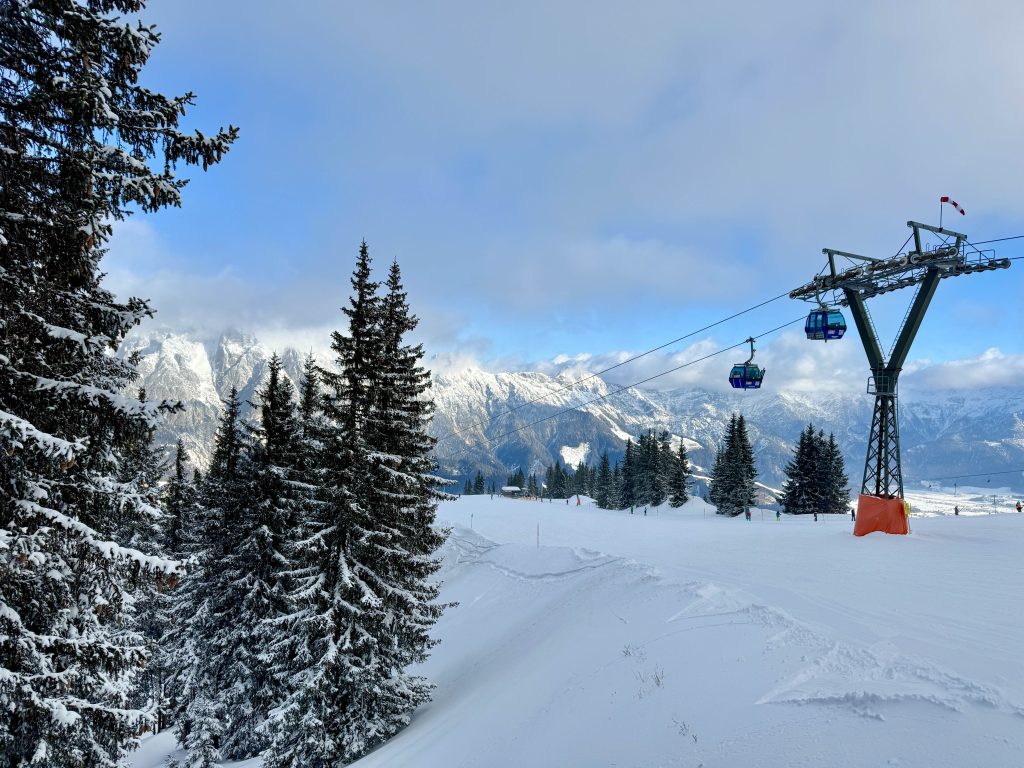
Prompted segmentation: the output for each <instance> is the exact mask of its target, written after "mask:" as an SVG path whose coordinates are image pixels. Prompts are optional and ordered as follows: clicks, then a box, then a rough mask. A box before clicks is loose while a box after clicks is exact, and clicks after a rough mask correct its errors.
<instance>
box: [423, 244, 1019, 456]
mask: <svg viewBox="0 0 1024 768" xmlns="http://www.w3.org/2000/svg"><path fill="white" fill-rule="evenodd" d="M912 238H913V234H911V235H909V236H908V237H907V239H906V240H905V241H904V243H903V245H902V246H900V248H899V250H897V252H896V254H897V255H899V254H900V253H901V252H902V251H903V249H904V248H906V247H907V244H908V243H909V242H910V240H911V239H912ZM1022 238H1024V235H1014V236H1011V237H1001V238H996V239H993V240H981V241H979V242H977V243H973V244H971V243H968V244H969V245H972V246H973V245H986V244H988V243H999V242H1004V241H1007V240H1018V239H1022ZM1021 259H1024V256H1017V257H1013V258H1010V259H1008V260H1009V261H1018V260H1021ZM822 271H824V269H822ZM819 274H820V273H819ZM788 295H789V292H788V291H787V292H785V293H780V294H779V295H777V296H773V297H772V298H770V299H765V300H764V301H762V302H760V303H759V304H755V305H753V306H751V307H748V308H746V309H744V310H741V311H739V312H736V313H734V314H732V315H729V316H728V317H724V318H722V319H721V320H717V321H715V322H714V323H710V324H708V325H705V326H704V327H703V328H698V329H697V330H695V331H691V332H690V333H687V334H685V335H683V336H679V337H678V338H675V339H672V340H671V341H666V342H665V343H664V344H660V345H658V346H656V347H652V348H651V349H648V350H645V351H644V352H641V353H639V354H636V355H633V356H632V357H630V358H627V359H626V360H623V361H621V362H619V363H616V364H615V365H610V366H608V367H607V368H603V369H601V370H600V371H596V372H595V373H591V374H588V375H586V376H584V377H583V378H582V379H579V380H577V381H574V382H571V383H569V384H566V385H564V386H562V387H559V388H558V389H556V390H553V391H552V392H547V393H545V394H543V395H541V396H539V397H536V398H534V399H532V400H527V401H525V402H523V403H520V404H519V405H516V406H514V407H512V408H509V409H507V410H505V411H502V412H501V413H499V414H497V415H495V416H492V417H491V418H489V419H485V420H483V421H479V422H476V423H473V424H470V425H468V426H465V427H462V428H460V429H456V430H453V431H452V432H449V433H448V434H446V435H444V436H442V437H439V438H438V439H437V442H438V443H441V442H443V441H445V440H448V439H450V438H452V437H456V436H458V435H461V434H463V433H465V432H468V431H469V430H471V429H476V428H477V427H484V426H487V425H488V424H493V423H494V422H495V421H497V420H498V419H500V418H503V417H505V416H508V415H511V414H513V413H515V412H516V411H518V410H520V409H521V408H525V407H526V406H528V405H533V404H535V403H538V402H540V401H541V400H545V399H547V398H549V397H551V396H553V395H557V394H560V393H562V392H565V391H566V390H569V389H572V388H574V387H576V386H579V385H580V384H582V383H584V382H586V381H590V380H591V379H596V378H598V377H600V376H603V375H604V374H606V373H608V372H609V371H614V370H615V369H616V368H621V367H622V366H624V365H628V364H629V363H632V362H635V361H637V360H640V359H641V358H644V357H647V356H648V355H651V354H653V353H655V352H658V351H660V350H662V349H665V348H666V347H670V346H672V345H673V344H677V343H679V342H680V341H684V340H686V339H688V338H691V337H693V336H696V335H697V334H699V333H703V332H705V331H708V330H710V329H712V328H714V327H716V326H719V325H722V324H723V323H726V322H728V321H730V320H735V319H736V318H737V317H740V316H742V315H745V314H747V313H749V312H753V311H754V310H755V309H760V308H761V307H764V306H767V305H768V304H771V303H773V302H775V301H778V300H779V299H781V298H783V297H785V296H788ZM797 319H798V320H799V319H800V318H797ZM795 322H797V320H793V321H791V322H788V323H785V324H784V325H782V326H779V328H776V329H774V330H773V331H767V332H766V333H763V334H761V336H764V335H767V334H768V333H773V332H774V331H776V330H779V329H781V328H785V327H786V326H789V325H793V324H794V323H795ZM761 336H755V337H754V338H755V339H756V338H760V337H761ZM745 343H746V342H740V343H739V344H735V345H733V346H732V347H726V348H724V349H720V350H718V351H717V352H714V353H712V354H710V355H708V356H705V357H702V358H700V359H698V360H693V361H691V362H689V363H685V364H684V365H682V366H678V367H676V368H672V369H670V370H668V371H663V372H662V373H659V374H656V375H655V376H652V377H651V378H650V379H645V380H643V381H639V382H635V383H633V384H630V385H629V386H626V387H623V388H621V389H618V390H616V391H615V392H611V393H609V394H607V395H602V396H601V397H598V398H596V399H595V400H591V401H588V402H587V403H583V404H582V405H589V404H590V403H593V402H597V401H598V400H602V399H604V398H606V397H610V396H611V395H613V394H618V393H619V392H623V391H625V390H626V389H631V388H632V387H635V386H639V385H640V384H644V383H646V382H648V381H653V380H654V379H657V378H660V377H661V376H665V375H667V374H669V373H674V372H675V371H678V370H681V369H682V368H686V367H688V366H690V365H693V364H695V363H699V362H702V361H704V360H707V359H708V358H710V357H714V356H716V355H719V354H721V353H723V352H727V351H728V350H730V349H735V348H736V347H739V346H742V345H743V344H745ZM579 407H582V406H573V407H570V408H566V409H564V410H562V411H559V412H558V413H556V414H554V415H552V416H549V417H546V418H544V419H541V420H540V421H537V422H534V424H539V423H541V422H543V421H548V420H549V419H552V418H554V417H555V416H559V415H561V414H564V413H569V412H571V411H574V410H577V408H579ZM527 426H533V424H530V425H527ZM525 428H526V427H520V428H519V429H516V430H513V431H512V432H509V433H508V435H503V437H507V436H511V435H513V434H516V433H517V432H520V431H522V430H523V429H525ZM485 439H486V440H487V441H488V442H490V441H491V440H492V439H500V438H485Z"/></svg>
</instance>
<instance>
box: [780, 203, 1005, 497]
mask: <svg viewBox="0 0 1024 768" xmlns="http://www.w3.org/2000/svg"><path fill="white" fill-rule="evenodd" d="M907 226H908V227H910V228H911V229H912V230H913V234H912V239H913V249H912V250H909V251H906V252H904V253H900V254H897V255H896V256H894V257H892V258H889V259H877V258H872V257H870V256H861V255H858V254H855V253H848V252H845V251H836V250H833V249H830V248H824V249H823V250H822V252H823V253H824V254H825V255H826V256H828V267H827V271H824V272H823V274H820V275H818V276H817V277H816V278H814V280H812V281H811V282H810V283H807V284H806V285H804V286H801V287H800V288H797V289H795V290H793V291H791V292H790V294H789V296H790V298H792V299H802V300H804V301H813V302H815V303H818V304H820V303H821V301H822V296H828V295H830V296H831V302H832V303H834V304H840V305H842V306H846V307H849V309H850V314H851V315H852V316H853V320H854V323H855V325H856V326H857V332H858V334H859V335H860V340H861V343H862V344H863V345H864V352H865V353H866V354H867V358H868V365H869V366H870V368H871V376H870V377H869V378H868V388H867V391H868V394H871V395H874V396H875V407H874V412H873V415H872V417H871V435H870V437H869V439H868V450H867V457H866V458H865V461H864V479H863V481H862V483H861V491H860V492H861V496H862V500H863V497H864V496H876V497H881V498H884V499H902V498H903V470H902V467H901V466H900V427H899V408H898V406H897V393H898V386H897V385H898V383H899V375H900V371H901V370H902V369H903V364H904V363H905V362H906V360H907V355H908V354H909V353H910V347H911V345H912V344H913V343H914V338H915V337H916V336H917V332H918V330H919V329H920V328H921V322H922V321H923V320H924V316H925V312H927V310H928V306H929V305H930V304H931V301H932V298H933V297H934V296H935V289H936V288H937V287H938V284H939V281H940V280H942V279H944V278H947V277H957V276H959V275H966V274H972V273H975V272H987V271H991V270H994V269H1006V268H1008V267H1009V266H1010V260H1009V259H996V258H994V256H992V255H991V252H987V253H986V252H982V251H979V250H977V249H976V248H974V247H973V246H971V245H970V244H969V243H968V242H967V237H966V235H964V234H962V233H960V232H954V231H952V230H949V229H943V228H942V227H934V226H931V225H928V224H922V223H920V222H916V221H908V222H907ZM922 231H925V232H930V233H932V234H933V235H935V236H937V237H938V239H939V244H938V245H936V246H935V247H931V246H929V247H928V249H927V250H926V249H925V248H924V247H923V246H922V239H921V238H922V234H921V233H922ZM907 242H908V243H909V242H910V238H908V241H907ZM968 249H970V250H971V253H970V254H968ZM837 258H844V259H846V260H848V261H849V262H852V263H853V266H852V267H849V268H847V269H845V270H842V271H839V270H838V269H837V266H836V259H837ZM915 285H916V286H917V294H916V295H915V296H914V300H913V301H912V302H911V304H910V308H909V309H908V310H907V314H906V317H905V318H904V320H903V325H902V326H901V328H900V330H899V332H898V334H897V336H896V341H895V342H894V343H893V346H892V349H891V350H890V351H889V356H888V359H886V357H885V356H884V355H883V354H882V347H881V345H880V344H879V341H878V332H877V331H876V330H875V327H874V323H873V322H872V321H871V315H870V313H869V312H868V308H867V303H866V302H867V300H868V299H870V298H872V297H874V296H878V295H881V294H884V293H889V292H891V291H895V290H900V289H902V288H908V287H911V286H915Z"/></svg>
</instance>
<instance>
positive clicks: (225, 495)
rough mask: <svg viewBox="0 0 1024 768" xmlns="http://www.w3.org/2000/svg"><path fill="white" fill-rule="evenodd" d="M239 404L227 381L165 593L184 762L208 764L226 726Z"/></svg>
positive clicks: (240, 496)
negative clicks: (177, 568)
mask: <svg viewBox="0 0 1024 768" xmlns="http://www.w3.org/2000/svg"><path fill="white" fill-rule="evenodd" d="M240 410H241V404H240V403H239V400H238V392H237V390H235V389H234V388H232V390H231V393H230V395H229V397H228V399H227V400H226V401H225V409H224V413H223V414H222V415H221V419H220V423H219V425H218V428H217V435H216V438H215V440H214V449H213V457H212V458H211V460H210V468H209V471H208V472H207V473H206V475H205V476H204V477H203V478H202V479H201V480H200V481H199V483H198V497H199V499H198V503H197V505H196V508H195V515H194V517H193V520H192V525H191V527H190V528H189V529H188V530H187V533H186V535H185V536H184V537H183V544H182V547H183V551H184V553H185V554H187V555H188V557H189V574H188V577H187V578H186V579H184V580H183V581H182V583H181V584H180V586H179V587H178V588H177V589H176V590H175V591H174V592H173V596H172V608H171V617H172V626H171V627H170V628H169V631H168V636H167V637H166V639H165V645H166V646H167V647H168V648H169V653H170V655H171V658H172V659H173V662H174V669H173V671H172V674H171V678H170V680H169V682H168V687H169V689H170V698H171V700H172V701H173V702H174V704H175V705H176V709H175V711H174V712H173V716H174V720H175V730H176V732H177V736H178V741H179V742H180V743H181V744H182V746H184V747H185V749H186V750H187V752H188V759H187V763H186V765H188V766H189V768H211V767H212V766H213V765H214V763H215V761H217V760H219V759H220V757H221V754H220V745H221V742H222V740H223V738H224V735H225V733H226V727H227V723H226V719H225V716H224V706H223V698H224V689H225V687H226V685H227V683H226V682H225V678H226V675H225V667H226V661H225V659H226V657H228V656H229V650H230V649H229V642H228V640H227V635H228V631H229V628H230V625H231V623H232V622H236V621H237V620H238V612H237V607H236V606H234V605H232V604H231V603H230V600H231V599H232V598H235V599H237V595H235V594H231V595H227V594H226V589H227V586H228V584H229V582H230V580H231V575H232V572H231V571H230V569H229V555H230V553H232V552H233V551H234V550H235V548H236V546H237V544H238V541H239V538H240V537H239V534H238V530H239V527H240V526H239V518H240V516H241V512H240V507H241V505H242V504H244V503H245V501H246V490H247V489H246V482H245V476H244V474H243V471H244V469H245V467H244V466H243V462H244V460H245V455H244V445H243V437H244V435H243V428H242V425H241V424H240V421H239V415H240Z"/></svg>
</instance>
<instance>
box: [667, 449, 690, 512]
mask: <svg viewBox="0 0 1024 768" xmlns="http://www.w3.org/2000/svg"><path fill="white" fill-rule="evenodd" d="M692 474H693V472H692V471H691V469H690V458H689V456H687V454H686V445H685V444H684V443H683V442H682V441H680V443H679V451H678V452H677V453H676V455H675V456H674V457H673V466H672V474H671V480H670V481H669V497H668V503H669V505H670V506H672V507H681V506H683V504H685V503H686V502H687V501H689V499H690V478H691V476H692Z"/></svg>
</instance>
